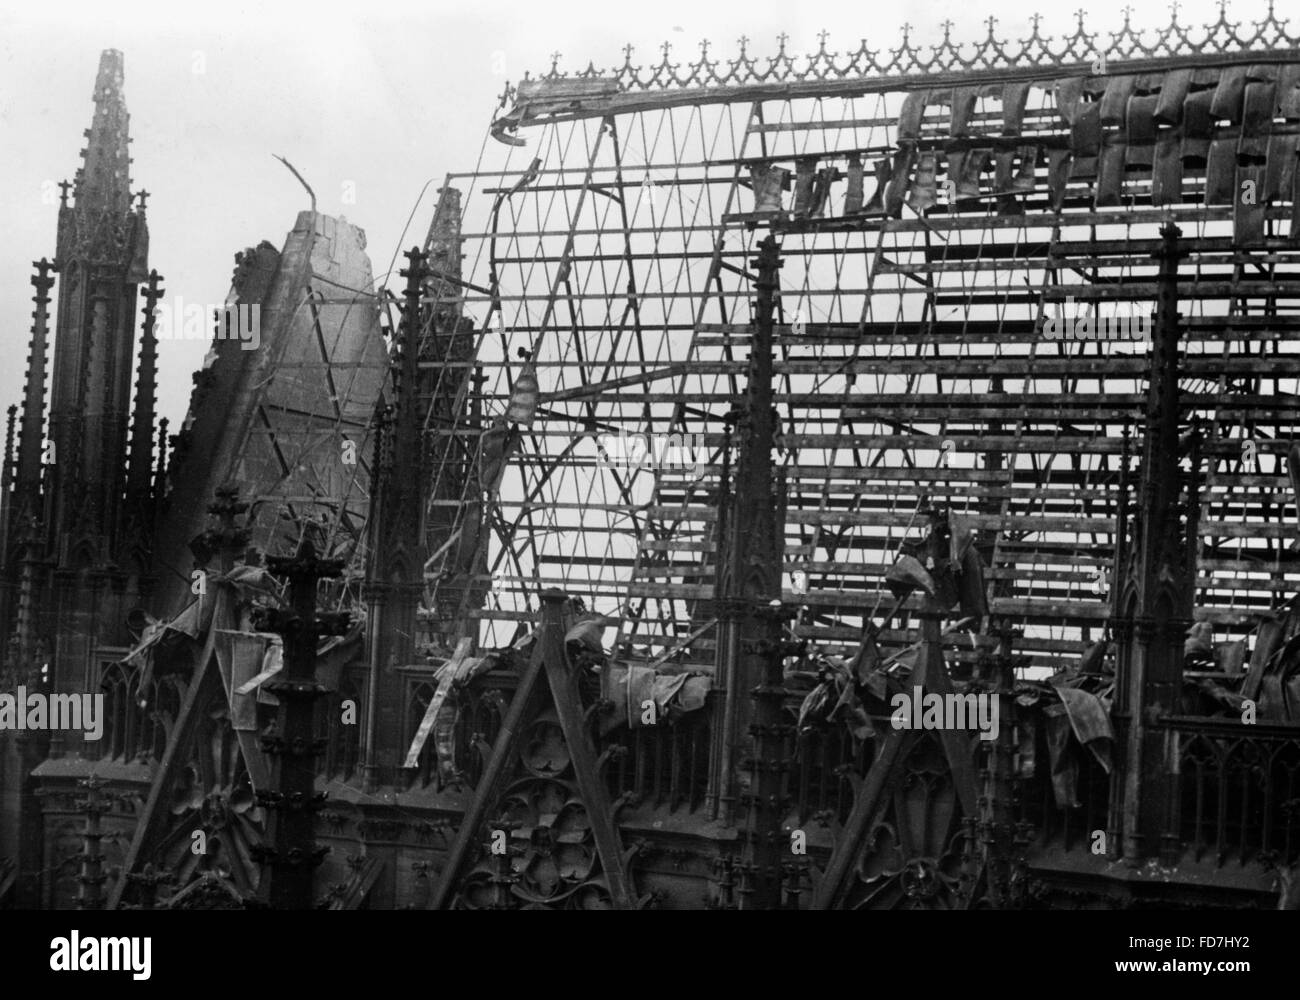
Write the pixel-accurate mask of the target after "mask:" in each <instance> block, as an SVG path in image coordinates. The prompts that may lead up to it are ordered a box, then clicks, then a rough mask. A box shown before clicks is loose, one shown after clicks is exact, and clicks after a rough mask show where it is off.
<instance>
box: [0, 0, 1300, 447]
mask: <svg viewBox="0 0 1300 1000" xmlns="http://www.w3.org/2000/svg"><path fill="white" fill-rule="evenodd" d="M1075 6H1076V5H1075V4H1069V5H1065V4H1059V3H1058V4H1049V3H1043V4H1040V5H1039V8H1040V9H1041V10H1042V12H1043V14H1044V23H1043V26H1042V31H1043V33H1044V34H1052V35H1057V34H1060V33H1062V32H1069V31H1071V30H1072V29H1073V16H1072V14H1070V13H1069V11H1070V10H1072V9H1073V8H1074V7H1075ZM1086 6H1087V7H1088V9H1089V15H1088V25H1089V28H1090V29H1091V30H1099V29H1105V30H1115V29H1116V28H1118V26H1119V24H1120V23H1121V15H1120V13H1119V11H1120V10H1121V9H1122V7H1123V2H1122V0H1094V2H1090V3H1088V4H1087V5H1086ZM1279 6H1280V7H1281V8H1283V10H1282V13H1285V8H1286V6H1287V4H1281V5H1279ZM1033 9H1034V6H1033V5H1032V4H1027V3H1025V2H1023V0H976V2H973V3H971V2H960V3H957V2H949V0H910V2H907V3H893V4H880V3H867V2H863V0H852V2H844V0H824V2H819V3H802V4H796V3H789V2H785V3H774V2H771V0H751V2H745V3H740V2H735V0H722V2H718V0H709V2H707V3H705V2H702V0H648V2H647V0H640V2H638V0H610V2H604V3H596V2H589V0H549V2H543V0H534V2H530V3H519V2H509V3H508V2H502V0H492V2H482V0H463V2H454V3H453V2H446V0H434V2H429V3H412V2H409V0H381V2H375V3H337V2H334V0H318V2H312V3H308V4H288V3H272V2H262V3H256V4H252V3H243V2H238V0H226V2H223V3H220V4H205V5H204V9H201V10H195V9H190V8H187V7H180V6H179V5H178V4H176V3H175V2H165V3H126V2H103V0H100V2H81V0H56V2H51V3H45V4H41V3H35V2H32V0H25V2H21V3H18V2H14V0H0V191H3V192H4V199H5V201H4V207H5V209H6V211H5V213H4V237H3V239H2V240H0V344H3V347H4V351H3V355H0V407H2V406H7V405H8V404H9V403H10V402H19V401H20V394H21V391H22V376H23V366H24V363H25V359H26V354H27V342H28V338H29V329H30V323H31V318H30V314H31V309H32V304H31V294H32V289H31V286H30V284H29V279H30V276H31V266H30V264H31V261H33V260H36V259H38V258H40V257H42V256H51V257H52V256H53V254H54V236H55V222H56V217H57V203H55V204H46V203H45V202H43V200H42V197H41V192H42V185H43V184H44V183H45V182H46V181H55V182H57V181H59V180H61V179H63V178H65V177H66V178H68V179H71V177H72V175H73V173H74V171H75V170H76V168H77V166H78V163H79V159H78V153H79V151H80V149H81V146H82V142H83V138H82V130H83V129H85V128H87V127H88V126H89V124H90V118H91V110H92V103H91V92H92V90H93V86H94V80H95V71H96V68H97V66H98V61H99V53H100V51H101V50H102V49H105V48H117V49H121V50H122V51H123V53H124V55H125V69H126V101H127V107H128V109H129V111H130V113H131V134H132V137H133V138H134V140H135V141H134V143H133V145H132V155H133V156H134V158H135V163H134V165H133V184H132V187H133V190H139V189H140V188H141V187H144V188H147V189H148V190H149V191H150V192H151V193H152V197H151V198H150V200H149V209H148V214H149V227H150V233H151V238H152V242H151V247H150V263H151V265H152V266H153V267H155V268H157V269H158V271H159V272H160V273H161V274H163V275H164V277H165V278H166V283H165V287H166V290H167V293H168V295H169V296H176V295H180V296H182V297H183V298H184V299H185V301H186V302H199V303H217V302H221V301H222V300H224V298H225V296H226V292H227V290H228V288H229V285H230V275H231V270H232V268H233V255H234V253H235V252H236V251H237V250H240V249H242V248H244V247H246V246H252V245H256V244H257V243H258V242H259V241H261V240H263V239H268V240H270V241H271V242H272V243H273V244H274V245H275V246H276V247H277V248H278V247H281V246H282V245H283V242H284V238H285V234H286V233H287V231H288V230H289V228H290V227H291V226H292V224H293V220H294V218H295V215H296V213H297V212H298V211H300V210H302V209H304V208H306V207H308V203H307V198H306V195H305V193H304V192H303V190H302V188H301V187H300V186H299V185H298V183H297V181H295V180H294V179H293V177H292V176H291V175H290V174H289V173H288V172H287V171H286V170H285V169H284V167H283V166H281V165H280V164H279V163H278V162H276V161H275V160H274V159H272V154H275V153H278V154H281V155H283V156H285V157H287V158H288V159H289V160H290V161H292V162H293V163H294V164H295V166H297V167H298V169H299V170H300V171H301V172H302V173H303V174H304V175H305V177H306V178H307V180H308V181H309V182H310V183H311V185H312V187H313V188H314V189H315V191H316V194H317V199H318V208H319V210H320V211H323V212H327V213H330V214H342V215H345V216H346V217H347V218H348V219H349V220H351V221H352V222H355V223H357V224H358V225H360V226H362V227H363V228H364V229H365V230H366V233H367V237H368V241H369V251H370V256H371V261H372V263H373V265H374V268H375V270H376V272H383V271H385V270H387V268H388V266H389V261H390V259H391V258H392V256H393V254H394V252H395V250H396V249H397V248H398V246H399V241H402V242H403V245H405V246H409V245H410V244H411V243H412V242H418V241H420V240H421V239H422V237H423V233H424V230H425V228H426V227H427V225H428V220H429V215H430V212H431V210H432V207H433V202H432V198H433V197H434V188H436V187H437V186H438V185H437V184H436V183H435V184H433V185H431V186H430V188H429V191H428V193H427V194H426V197H425V202H424V203H423V204H422V205H421V207H420V210H419V212H418V213H417V215H416V218H415V221H414V223H413V224H412V227H411V231H410V232H408V233H407V234H406V236H405V238H404V240H403V236H402V230H403V226H404V225H405V223H406V220H407V217H408V215H409V214H410V212H411V209H412V207H413V205H414V204H415V202H416V199H417V197H418V195H419V194H420V190H421V188H422V187H424V185H425V183H426V181H428V180H430V179H431V178H436V179H437V180H439V181H440V180H441V178H442V177H443V176H444V175H445V174H446V173H447V172H448V171H464V170H470V169H473V167H474V164H475V162H476V161H477V159H478V156H479V151H480V148H481V146H482V143H483V137H484V135H485V132H486V127H487V124H488V122H489V121H490V119H491V117H492V115H493V112H494V110H495V108H496V105H497V97H498V95H499V94H500V93H501V91H502V89H503V87H504V85H505V83H506V81H507V79H509V80H511V81H517V80H518V79H519V78H520V77H521V76H522V75H523V73H524V71H525V70H530V71H532V73H533V75H538V73H539V71H542V72H544V71H545V70H546V69H548V68H549V65H550V59H549V54H550V53H551V52H552V51H557V50H558V51H559V52H561V53H562V54H563V58H562V59H561V66H562V67H566V66H567V67H570V68H582V67H585V66H586V64H587V62H588V61H594V62H595V64H596V66H597V67H598V68H605V67H609V66H612V65H617V64H618V63H621V61H622V48H623V46H624V45H625V44H627V43H631V44H632V45H634V46H635V47H636V53H635V55H634V61H635V62H638V63H640V62H646V61H649V60H651V59H655V60H656V61H657V57H658V45H659V44H660V43H661V42H663V41H665V40H667V41H671V42H672V43H673V46H674V48H673V58H674V60H681V61H686V60H687V59H694V58H695V57H696V56H697V55H698V52H699V48H698V43H699V41H700V40H701V39H704V38H708V39H710V40H711V41H712V42H713V47H712V51H711V54H712V56H713V57H714V58H719V57H731V56H733V55H734V53H735V50H736V39H737V38H738V37H739V36H740V35H742V34H744V35H746V36H748V37H749V38H750V39H751V40H752V41H751V44H750V52H751V54H753V55H768V54H771V53H773V52H774V51H775V48H776V41H775V39H776V36H777V35H778V34H779V33H781V32H786V33H787V34H788V35H789V36H790V41H789V43H788V49H789V50H791V51H798V50H801V49H815V48H816V44H817V33H818V32H819V31H821V30H822V29H825V30H827V31H829V32H830V41H829V46H830V48H831V49H844V48H849V49H852V48H856V47H857V44H858V40H859V39H861V38H862V37H864V36H865V37H866V38H867V39H868V41H869V43H870V45H871V47H873V48H877V49H885V48H887V47H893V46H896V45H897V44H898V38H899V26H900V25H901V23H902V21H903V20H904V19H906V20H908V21H910V22H911V23H912V25H913V26H914V29H915V30H914V33H913V38H914V41H915V42H917V43H926V44H934V43H937V42H938V41H939V40H940V38H941V36H942V28H941V27H940V24H941V22H942V21H943V20H945V19H946V18H951V19H952V21H953V22H954V24H955V26H954V28H953V37H954V40H957V41H972V42H973V41H977V40H980V39H982V38H983V35H984V31H985V29H984V26H983V24H982V20H983V18H985V17H986V16H988V15H989V14H993V15H995V16H996V17H997V18H998V19H999V20H998V27H997V33H998V35H999V36H1000V37H1002V38H1008V37H1013V38H1022V37H1024V36H1025V35H1027V34H1028V30H1029V15H1030V14H1031V13H1032V11H1033ZM1215 10H1216V7H1215V4H1214V3H1213V0H1190V2H1187V3H1184V5H1183V11H1184V13H1185V16H1183V17H1180V20H1183V21H1184V23H1188V22H1192V21H1201V20H1203V19H1205V18H1206V17H1209V19H1210V20H1213V18H1214V11H1215ZM1264 10H1265V0H1249V2H1244V0H1239V2H1238V3H1237V4H1235V5H1234V6H1233V7H1230V14H1232V15H1234V16H1235V17H1237V18H1239V19H1242V20H1249V19H1254V18H1259V17H1262V16H1263V13H1264ZM1168 16H1169V15H1168V9H1167V6H1166V5H1164V4H1149V5H1140V6H1139V9H1138V10H1137V12H1136V13H1135V15H1134V18H1135V21H1134V23H1135V26H1138V25H1145V26H1150V27H1154V26H1157V25H1163V24H1165V23H1167V22H1168ZM1294 28H1295V25H1292V29H1293V30H1294ZM345 185H351V187H350V188H345ZM345 190H352V191H354V192H355V203H354V204H344V203H343V202H342V199H343V197H344V192H345ZM395 280H396V279H395ZM160 350H161V361H160V364H161V368H162V371H161V380H160V381H161V387H160V404H161V410H162V413H161V415H163V416H167V417H170V418H171V420H172V425H173V428H175V427H176V426H177V425H178V423H179V419H180V417H181V416H182V415H183V414H184V410H185V406H186V403H187V401H188V399H189V390H190V385H191V383H190V373H191V372H192V371H193V370H194V369H195V368H197V367H199V366H200V364H201V361H202V357H203V354H204V353H205V351H206V345H205V344H202V343H192V342H185V341H165V342H163V343H162V344H161V346H160Z"/></svg>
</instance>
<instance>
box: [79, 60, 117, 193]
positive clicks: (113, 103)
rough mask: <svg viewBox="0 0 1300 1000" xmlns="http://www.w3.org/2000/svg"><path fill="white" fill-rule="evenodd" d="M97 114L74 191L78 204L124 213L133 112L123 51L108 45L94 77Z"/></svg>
mask: <svg viewBox="0 0 1300 1000" xmlns="http://www.w3.org/2000/svg"><path fill="white" fill-rule="evenodd" d="M94 98H95V117H94V119H93V120H92V121H91V125H90V128H89V129H87V130H86V138H87V140H88V142H87V143H86V148H85V149H84V150H83V151H82V153H81V156H82V160H83V163H82V165H81V168H80V169H79V170H78V171H77V179H76V183H75V185H74V186H73V193H74V194H75V195H76V199H77V207H79V208H80V207H82V206H83V205H85V204H86V203H87V202H91V203H93V204H94V206H95V207H96V208H99V209H104V210H107V211H110V212H112V213H113V214H114V215H121V214H122V213H123V212H125V211H126V210H127V208H128V207H130V204H131V193H130V187H131V176H130V174H131V157H130V154H129V153H128V151H127V146H128V144H129V143H130V141H131V140H130V139H129V138H128V136H127V126H128V124H129V122H130V117H131V116H130V115H128V114H127V111H126V99H125V98H124V97H123V96H122V53H121V52H119V51H118V50H117V49H105V50H104V51H103V53H101V54H100V57H99V73H98V74H97V75H96V77H95V94H94Z"/></svg>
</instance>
